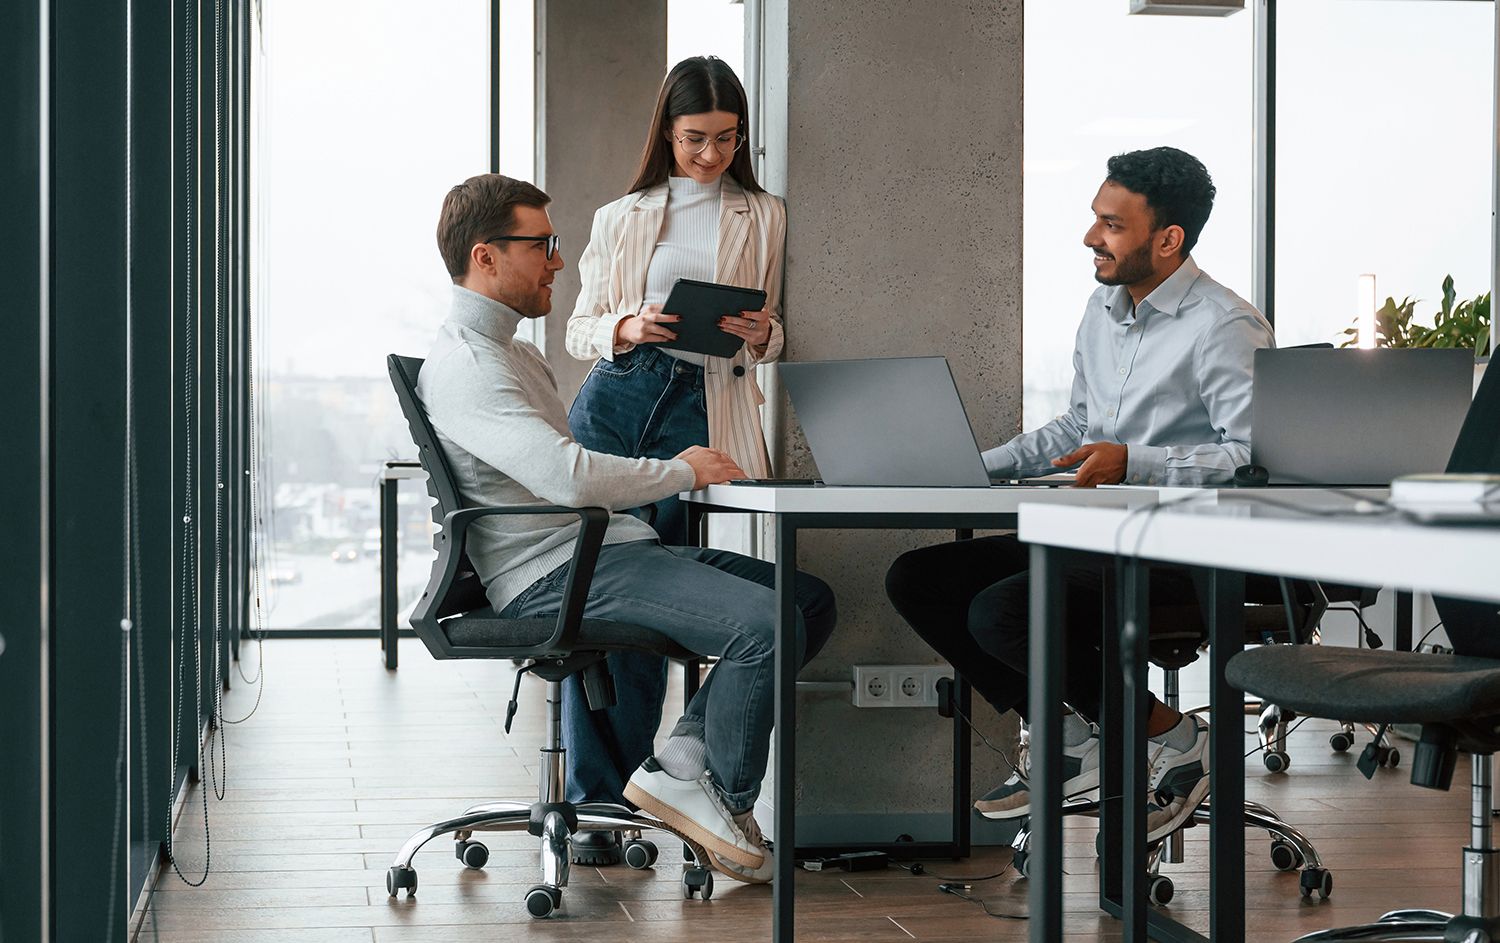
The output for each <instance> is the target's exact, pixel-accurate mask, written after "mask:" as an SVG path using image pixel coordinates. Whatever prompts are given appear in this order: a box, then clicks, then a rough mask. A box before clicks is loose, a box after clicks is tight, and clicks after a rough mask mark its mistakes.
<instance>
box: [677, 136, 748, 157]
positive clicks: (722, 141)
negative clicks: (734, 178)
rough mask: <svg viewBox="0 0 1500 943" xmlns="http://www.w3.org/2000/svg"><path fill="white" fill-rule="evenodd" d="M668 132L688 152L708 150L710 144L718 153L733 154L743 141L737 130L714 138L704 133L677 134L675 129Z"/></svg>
mask: <svg viewBox="0 0 1500 943" xmlns="http://www.w3.org/2000/svg"><path fill="white" fill-rule="evenodd" d="M670 133H671V135H672V137H673V138H674V139H676V141H677V143H678V144H681V145H682V149H683V150H685V151H687V152H688V153H689V154H702V153H703V152H704V151H706V150H708V146H709V145H710V144H712V145H713V146H714V150H716V151H718V152H719V153H720V154H733V153H734V152H735V151H737V150H739V149H740V145H742V144H744V143H745V138H744V136H742V135H741V134H740V133H739V132H738V131H730V132H729V133H728V134H721V135H719V136H718V137H716V138H711V137H709V136H707V135H705V134H678V133H677V132H676V131H672V132H670Z"/></svg>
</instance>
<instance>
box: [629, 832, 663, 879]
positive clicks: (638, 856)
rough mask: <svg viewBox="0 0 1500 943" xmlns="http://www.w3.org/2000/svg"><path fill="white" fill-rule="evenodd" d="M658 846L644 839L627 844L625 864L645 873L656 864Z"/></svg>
mask: <svg viewBox="0 0 1500 943" xmlns="http://www.w3.org/2000/svg"><path fill="white" fill-rule="evenodd" d="M656 855H657V850H656V845H655V843H653V842H649V841H646V840H645V839H643V838H637V839H634V840H632V841H628V842H626V843H625V863H626V864H627V865H629V866H630V867H631V868H632V869H634V870H636V871H643V870H645V869H646V868H649V867H651V866H652V865H653V864H656Z"/></svg>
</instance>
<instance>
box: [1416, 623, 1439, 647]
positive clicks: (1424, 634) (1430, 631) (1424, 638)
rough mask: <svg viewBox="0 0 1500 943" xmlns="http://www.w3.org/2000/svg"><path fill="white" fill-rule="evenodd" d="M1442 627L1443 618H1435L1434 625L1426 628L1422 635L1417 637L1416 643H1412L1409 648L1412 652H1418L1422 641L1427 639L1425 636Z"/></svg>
mask: <svg viewBox="0 0 1500 943" xmlns="http://www.w3.org/2000/svg"><path fill="white" fill-rule="evenodd" d="M1442 627H1443V620H1442V619H1439V620H1437V624H1436V625H1434V626H1433V627H1432V628H1430V629H1428V630H1427V631H1426V632H1423V633H1422V637H1421V638H1419V639H1417V644H1415V645H1413V646H1412V647H1411V650H1412V651H1414V652H1420V651H1421V650H1422V645H1423V643H1425V642H1426V641H1427V636H1429V635H1431V634H1432V633H1434V632H1436V631H1437V630H1438V629H1440V628H1442Z"/></svg>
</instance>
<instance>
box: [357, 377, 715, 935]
mask: <svg viewBox="0 0 1500 943" xmlns="http://www.w3.org/2000/svg"><path fill="white" fill-rule="evenodd" d="M387 366H388V368H389V371H390V375H391V383H392V385H393V386H394V387H395V389H396V397H397V399H399V400H400V402H401V411H402V412H403V413H404V414H405V416H406V422H407V425H408V427H409V428H410V430H411V435H412V439H413V440H414V441H415V442H416V445H417V449H418V452H419V457H420V459H421V462H422V467H423V468H424V469H426V471H427V490H428V491H429V492H431V494H432V497H433V499H434V501H435V504H434V505H433V510H432V516H433V520H434V521H437V522H438V523H439V524H440V525H441V530H440V532H439V533H438V534H437V535H436V536H435V538H434V543H435V544H436V549H437V551H438V557H437V560H436V561H434V563H433V567H432V575H431V577H430V578H429V579H428V583H427V588H426V590H424V591H423V593H422V598H421V600H420V601H419V602H418V603H417V605H416V607H415V609H414V610H413V611H412V617H411V622H412V627H413V628H415V629H416V631H417V636H418V637H419V638H421V640H422V643H423V644H424V645H426V646H427V650H428V651H429V652H431V653H432V657H434V658H437V659H450V658H506V659H522V660H523V664H522V666H521V667H520V668H519V670H518V671H517V672H516V687H515V692H514V693H513V694H512V696H511V701H510V705H509V709H508V710H507V712H506V716H505V729H506V732H507V733H508V732H509V731H510V726H511V720H512V719H513V718H514V716H515V713H516V709H517V702H518V698H519V695H520V689H521V678H522V677H523V676H524V675H525V674H526V673H531V674H534V675H537V676H538V677H540V678H543V679H544V680H545V681H546V682H547V734H546V739H545V741H544V743H543V745H542V749H541V759H540V764H539V768H538V776H537V778H538V783H537V793H538V794H537V801H536V802H535V803H527V802H521V801H496V802H486V803H483V804H481V805H477V806H473V807H471V808H468V809H466V810H464V812H463V814H461V815H458V816H456V817H454V818H451V819H446V820H444V821H442V822H438V823H435V824H433V825H429V826H428V827H426V828H423V829H421V830H419V831H418V832H417V833H416V834H414V835H412V836H411V838H409V839H407V841H406V844H405V845H403V846H401V851H400V852H399V853H398V854H397V855H396V860H395V863H394V864H392V865H391V868H390V870H389V871H388V872H387V873H386V882H385V883H386V891H387V892H388V893H389V894H390V895H391V896H392V897H395V896H397V894H398V893H399V892H400V891H401V889H402V888H405V889H406V892H407V896H408V897H410V896H413V895H415V894H416V892H417V872H416V870H415V869H414V868H412V866H411V862H412V858H413V857H414V856H415V855H416V853H417V851H418V849H420V848H421V847H422V846H423V845H425V844H426V843H427V842H428V841H430V840H432V839H433V838H436V837H437V836H439V835H446V834H450V833H451V834H452V835H453V838H454V855H455V857H457V858H458V860H460V861H462V862H463V863H464V866H465V867H468V868H476V869H477V868H482V867H484V865H485V862H487V861H488V860H489V849H487V848H486V847H485V846H484V845H483V844H482V843H480V842H477V841H474V840H473V834H474V833H475V832H479V831H522V830H525V831H529V832H530V833H531V834H533V835H536V836H537V837H539V838H540V839H541V840H542V842H541V866H542V880H541V883H539V884H536V885H533V886H532V887H531V888H530V889H529V890H528V891H527V892H526V909H527V910H528V911H529V912H530V913H531V915H532V916H533V917H546V916H549V915H550V914H551V913H552V912H553V911H554V910H556V909H557V908H558V907H559V906H560V905H561V904H562V889H563V888H564V887H566V886H567V884H568V871H569V868H570V864H571V860H572V851H571V844H572V836H573V835H574V834H575V833H577V832H578V831H580V830H590V829H592V830H609V831H620V832H623V833H625V835H626V836H627V838H628V840H627V841H626V843H625V847H624V857H625V862H626V864H628V865H630V866H631V867H632V868H648V867H650V866H651V865H652V864H654V863H655V862H656V857H657V849H656V846H655V845H654V844H653V843H651V842H650V841H647V840H645V839H643V838H641V837H640V833H641V831H642V830H644V829H658V830H661V831H667V832H671V831H672V830H671V829H669V828H668V827H667V826H665V825H664V824H663V823H662V822H660V821H658V820H657V819H654V818H652V817H650V816H647V815H642V814H640V813H637V812H631V811H630V810H629V809H626V808H625V807H624V806H620V805H615V804H613V803H605V802H586V803H579V804H575V803H571V802H568V801H567V797H566V789H565V772H564V769H565V766H564V757H565V752H566V751H565V750H564V749H563V746H562V742H561V724H562V695H561V682H562V679H563V678H566V677H567V676H569V675H572V674H579V673H581V674H582V675H583V684H584V691H585V692H586V694H587V696H588V702H589V707H590V708H591V709H594V710H599V709H602V708H604V707H607V706H609V705H611V704H613V703H614V687H613V682H612V680H611V678H610V674H609V667H608V663H607V661H606V660H605V656H606V654H607V653H609V652H612V651H640V652H651V653H654V654H658V655H663V656H666V657H670V658H679V659H691V658H693V657H694V656H693V653H691V652H688V651H686V650H684V649H682V648H681V647H679V646H678V645H677V644H676V643H674V642H672V641H671V640H670V639H668V638H666V637H665V636H663V635H660V634H658V633H656V632H653V631H651V630H650V629H646V628H642V627H640V626H636V625H628V624H625V623H620V622H610V621H605V620H602V619H587V618H584V617H583V606H584V601H585V598H586V597H587V594H588V588H589V582H590V580H591V579H592V578H593V573H594V565H595V563H596V562H597V560H598V556H599V548H600V546H601V545H602V543H603V540H604V532H605V529H606V528H607V527H608V525H609V512H608V511H607V510H605V509H604V508H564V507H551V506H540V507H539V506H535V505H529V506H524V507H465V506H464V502H463V500H462V498H461V497H460V495H459V493H458V488H457V486H456V484H455V483H454V479H453V474H452V470H451V469H450V468H449V467H448V461H447V458H446V457H445V456H444V455H443V451H442V448H441V447H440V446H439V444H438V440H437V435H436V433H434V431H433V429H432V425H431V423H430V422H429V421H428V419H427V415H426V412H425V411H424V410H423V408H422V405H421V402H420V401H419V400H418V399H417V393H416V387H417V374H418V373H419V371H420V370H421V369H422V361H421V360H420V359H418V358H416V357H401V356H398V355H396V354H392V355H390V357H388V358H387ZM545 512H555V513H557V514H559V515H563V514H567V515H574V516H577V517H578V518H579V519H580V521H581V529H580V531H579V535H578V540H577V542H576V546H575V547H574V550H573V559H572V562H571V563H569V564H568V566H569V570H568V579H567V583H566V586H565V588H564V590H563V596H564V603H563V607H562V610H561V611H560V612H559V613H558V615H557V618H556V619H550V618H541V619H502V618H500V617H499V615H498V614H496V612H495V610H494V609H493V608H491V607H490V605H489V600H488V599H486V598H485V594H484V587H483V585H481V583H480V581H479V578H478V577H477V576H476V575H475V573H474V569H473V567H472V566H471V565H470V563H469V560H468V556H467V554H466V553H465V552H464V539H465V536H466V535H467V533H468V529H469V527H470V525H471V524H472V523H473V522H474V521H476V520H478V519H480V518H483V517H488V516H490V515H494V514H532V515H534V514H538V513H545ZM673 834H677V833H675V832H673ZM677 837H679V838H682V836H681V835H680V834H678V836H677ZM684 849H685V852H684V854H685V858H687V859H688V863H687V865H686V866H685V868H684V871H683V875H682V888H683V896H684V897H689V898H691V897H693V896H694V895H695V894H696V895H699V896H701V898H702V899H703V900H707V899H708V898H709V897H710V896H711V895H712V894H713V874H712V872H711V871H709V870H708V869H707V868H706V867H705V865H706V863H707V860H708V859H707V857H706V855H705V854H704V853H703V851H702V849H701V848H698V847H696V846H694V845H693V844H692V843H690V842H688V841H687V840H686V839H684ZM694 858H695V859H696V860H692V859H694Z"/></svg>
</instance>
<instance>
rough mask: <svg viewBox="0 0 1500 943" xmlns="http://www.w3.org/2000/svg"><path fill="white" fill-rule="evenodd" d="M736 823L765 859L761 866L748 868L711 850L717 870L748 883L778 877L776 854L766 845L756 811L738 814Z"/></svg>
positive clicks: (765, 882) (763, 881) (735, 818)
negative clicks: (756, 819)
mask: <svg viewBox="0 0 1500 943" xmlns="http://www.w3.org/2000/svg"><path fill="white" fill-rule="evenodd" d="M734 824H736V825H738V826H739V828H740V831H742V832H744V833H745V838H746V839H748V840H749V841H750V843H751V844H753V845H755V847H757V848H759V849H760V851H761V854H763V855H765V860H764V861H762V862H761V863H760V867H758V868H746V867H744V866H742V865H738V864H735V863H734V862H733V861H727V860H725V859H724V857H723V856H722V855H720V854H719V853H718V852H716V851H710V852H709V853H708V854H709V857H711V858H713V865H714V868H715V870H717V871H719V872H720V873H721V874H723V875H725V876H726V877H731V878H734V879H735V880H736V881H744V882H745V883H746V884H770V883H771V879H772V878H774V877H776V855H775V853H774V852H773V851H772V850H771V849H770V848H767V847H766V839H765V836H763V835H762V834H761V832H760V823H759V822H757V821H755V811H754V810H753V809H752V810H751V811H749V812H745V813H742V814H740V815H736V816H735V817H734Z"/></svg>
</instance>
